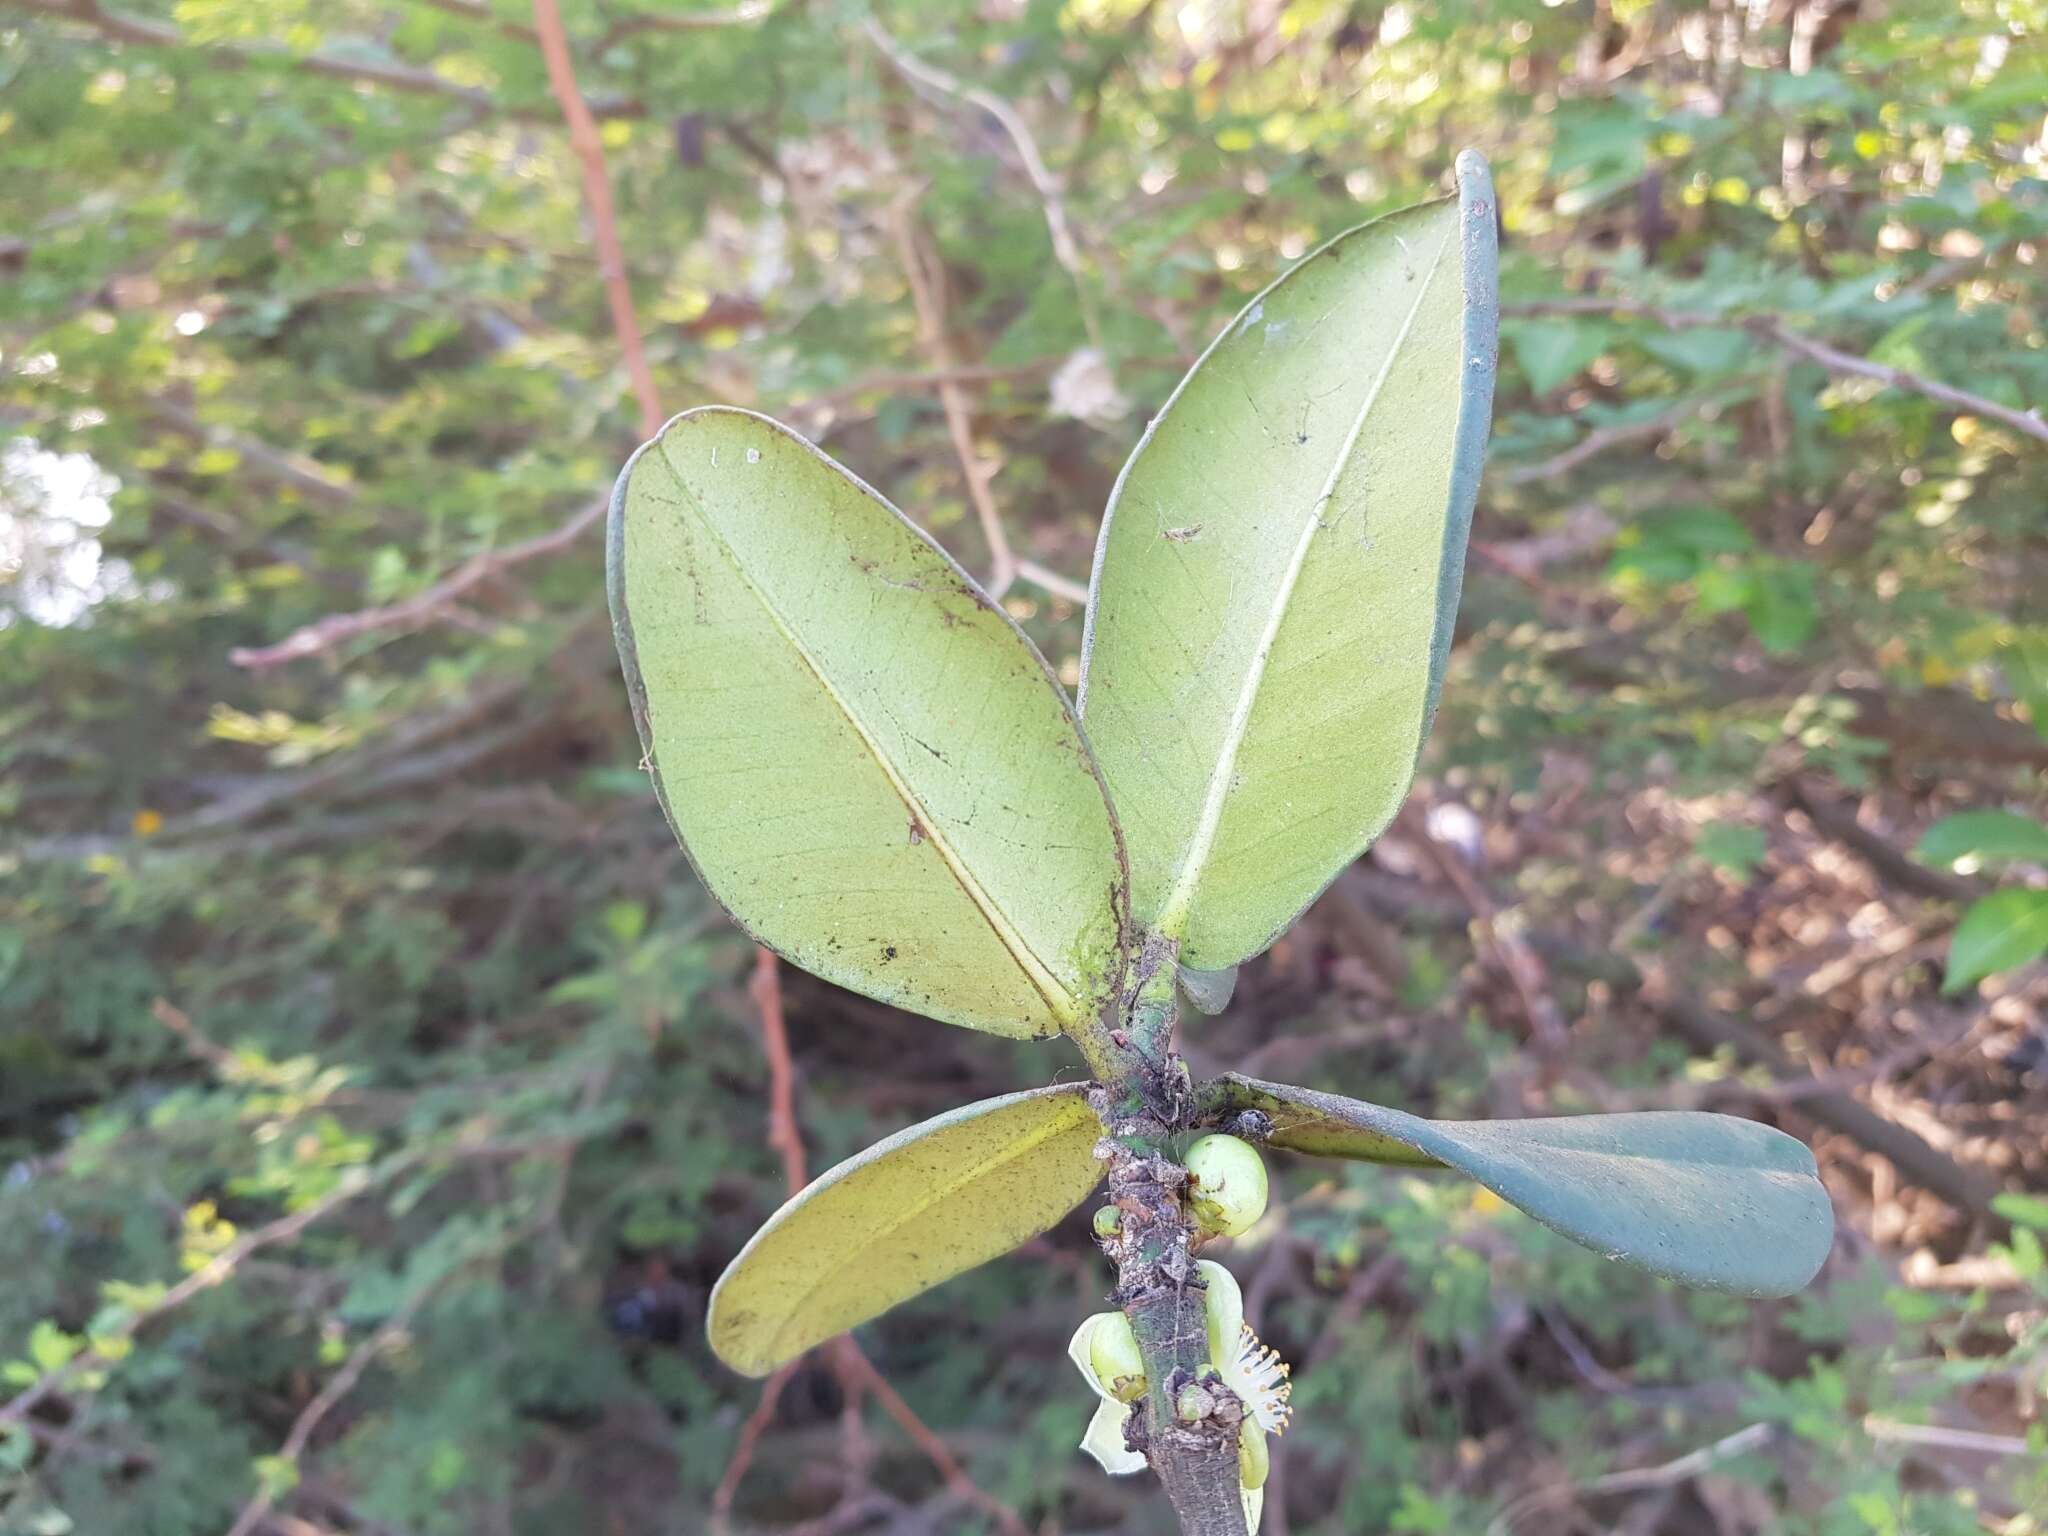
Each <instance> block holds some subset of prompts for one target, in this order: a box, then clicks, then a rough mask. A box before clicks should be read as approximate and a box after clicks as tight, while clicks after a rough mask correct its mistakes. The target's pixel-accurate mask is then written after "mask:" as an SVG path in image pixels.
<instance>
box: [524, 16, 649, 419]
mask: <svg viewBox="0 0 2048 1536" xmlns="http://www.w3.org/2000/svg"><path fill="white" fill-rule="evenodd" d="M533 26H534V30H535V31H536V32H538V33H539V34H540V52H541V57H542V58H543V59H545V60H546V61H547V67H548V88H549V89H550V90H552V91H553V92H554V93H555V101H556V103H557V104H558V105H559V106H560V107H561V109H562V120H563V121H564V122H565V123H566V124H567V125H568V128H569V147H570V148H571V149H573V150H574V151H575V152H576V158H577V159H578V160H580V161H581V162H582V163H583V199H584V201H585V202H586V203H587V204H588V205H589V208H590V235H591V239H592V241H593V242H594V243H595V244H596V246H597V270H598V274H599V275H600V276H601V277H603V279H604V292H605V301H606V302H607V303H608V304H609V305H610V306H611V312H612V329H613V331H614V332H616V333H617V335H618V340H619V352H620V354H621V355H622V356H623V358H624V359H625V364H626V373H627V376H628V377H630V378H631V379H632V381H633V396H634V398H635V399H636V400H638V401H639V403H640V435H641V436H642V437H653V436H654V435H655V433H657V432H659V431H660V430H661V423H662V414H661V400H660V397H659V396H658V395H657V394H656V393H655V389H654V371H653V370H652V369H651V368H650V367H649V366H648V364H647V348H646V347H645V346H644V345H642V344H641V340H640V322H639V319H638V317H637V316H636V315H635V314H634V312H633V290H632V287H631V285H630V284H629V283H628V282H627V281H626V252H625V248H624V247H623V246H622V245H620V243H619V220H618V214H617V212H616V210H615V209H614V208H613V206H612V184H611V178H610V176H608V175H607V174H606V172H605V165H604V140H603V139H602V138H600V137H599V135H598V131H597V119H596V118H594V117H592V116H591V115H590V107H589V105H588V104H587V103H586V102H585V101H584V99H583V93H582V92H581V91H580V90H578V89H577V87H576V65H575V62H574V61H573V60H572V59H571V58H570V57H569V38H568V34H567V33H565V32H564V31H563V30H562V12H561V8H560V7H559V6H558V5H557V4H556V3H555V0H533Z"/></svg>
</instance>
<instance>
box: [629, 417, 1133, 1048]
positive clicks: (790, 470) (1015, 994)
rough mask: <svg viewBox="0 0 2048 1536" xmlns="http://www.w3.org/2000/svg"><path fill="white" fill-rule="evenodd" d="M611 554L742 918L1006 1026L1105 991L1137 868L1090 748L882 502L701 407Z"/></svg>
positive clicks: (1024, 643)
mask: <svg viewBox="0 0 2048 1536" xmlns="http://www.w3.org/2000/svg"><path fill="white" fill-rule="evenodd" d="M609 564H610V591H611V602H612V615H613V622H614V627H615V629H616V631H617V636H618V644H619V654H620V657H621V659H622V660H623V662H624V664H625V670H626V681H627V687H628V689H629V691H630V692H631V694H632V698H633V710H634V716H635V718H636V719H637V721H638V722H639V726H640V737H641V741H642V743H643V744H644V746H645V748H646V753H647V763H648V765H649V766H650V767H651V768H652V770H653V773H654V782H655V788H656V791H657V793H658V794H659V795H660V797H661V802H662V807H663V809H664V810H665V811H666V812H667V813H668V818H669V823H670V825H671V826H673V827H674V828H675V832H676V836H677V837H678V838H679V839H680V840H681V842H682V844H683V847H684V849H685V850H686V851H687V852H688V853H689V855H690V858H691V861H692V862H693V863H694V864H695V865H696V867H697V870H698V872H699V874H700V875H702V877H703V879H704V883H705V884H706V885H707V886H709V887H710V889H711V892H712V894H713V895H715V896H716V897H717V898H718V899H719V901H720V902H722V903H723V904H724V905H725V906H726V908H727V909H728V910H729V911H730V912H731V913H732V914H733V916H734V917H735V918H736V919H737V920H738V921H739V923H740V925H741V926H742V927H743V928H745V929H746V930H747V932H748V933H749V934H751V935H752V936H753V937H754V938H756V939H757V940H759V941H760V942H761V943H763V944H766V945H767V946H768V947H769V948H771V949H774V950H776V951H777V952H779V953H781V954H783V955H786V956H788V957H789V959H791V960H792V961H794V962H795V963H796V964H798V965H801V966H802V967H804V969H806V970H809V971H815V972H816V973H817V974H819V975H820V976H823V977H825V978H826V979H827V980H830V981H835V982H838V983H839V984H840V985H841V986H845V987H850V988H852V989H853V990H855V991H857V992H864V993H866V994H867V995H869V996H870V997H876V998H880V999H881V1000H882V1001H884V1002H889V1003H894V1004H896V1005H897V1006H899V1007H903V1008H908V1009H910V1010H911V1011H913V1012H916V1013H923V1014H927V1015H929V1016H931V1017H933V1018H937V1019H944V1020H946V1021H948V1022H950V1023H955V1024H966V1025H969V1026H971V1027H973V1028H976V1029H983V1030H988V1031H990V1032H992V1033H995V1034H1004V1035H1015V1036H1032V1035H1046V1034H1051V1033H1053V1032H1055V1031H1056V1030H1058V1029H1060V1028H1061V1027H1062V1026H1064V1025H1065V1024H1067V1023H1069V1022H1071V1021H1072V1020H1074V1019H1076V1018H1079V1017H1082V1016H1084V1015H1088V1014H1092V1013H1093V1012H1094V1010H1095V1008H1096V1007H1097V1006H1098V1004H1099V1003H1100V1002H1101V1001H1102V999H1103V998H1105V997H1107V996H1108V995H1109V994H1110V992H1111V991H1113V990H1114V986H1115V975H1116V968H1117V964H1118V956H1117V945H1118V942H1119V938H1118V936H1119V932H1120V921H1119V910H1118V909H1119V907H1120V905H1121V902H1122V899H1123V898H1122V892H1123V888H1124V881H1125V876H1124V873H1123V865H1122V855H1121V852H1120V850H1119V847H1118V841H1117V833H1116V829H1115V825H1114V820H1113V817H1112V815H1111V812H1110V810H1109V805H1108V801H1107V799H1106V798H1105V794H1104V790H1103V787H1102V783H1101V780H1100V777H1099V775H1098V774H1097V772H1096V769H1095V765H1094V761H1093V759H1092V758H1091V757H1090V755H1089V750H1088V745H1087V743H1086V741H1084V740H1083V738H1082V736H1081V733H1080V730H1079V728H1078V727H1077V726H1076V724H1075V722H1074V717H1073V715H1072V713H1071V712H1070V710H1069V709H1068V707H1067V703H1066V698H1065V695H1063V694H1062V693H1061V692H1060V689H1059V686H1058V684H1057V683H1056V682H1055V681H1054V680H1053V677H1052V674H1051V673H1050V672H1049V671H1048V670H1047V669H1046V665H1045V662H1044V660H1043V658H1042V657H1040V656H1039V654H1038V652H1037V651H1036V650H1035V649H1034V648H1033V647H1032V645H1031V643H1030V642H1029V641H1028V640H1026V639H1025V638H1024V636H1023V634H1022V633H1021V632H1020V631H1019V630H1018V629H1017V627H1016V626H1015V625H1014V624H1012V623H1011V622H1010V619H1009V618H1008V616H1007V615H1005V614H1004V613H1003V612H1002V611H1001V610H1000V609H999V608H997V607H996V606H995V604H993V603H991V602H990V601H989V600H988V598H987V597H986V596H984V595H983V593H982V591H981V589H980V588H979V587H977V586H976V585H975V584H974V582H973V581H972V580H971V579H969V577H968V576H967V574H966V573H965V572H964V571H962V570H961V569H960V568H959V567H958V566H957V565H955V564H954V563H953V562H952V561H951V560H950V559H948V558H947V556H946V554H945V552H944V551H942V550H941V549H940V548H939V547H938V546H937V545H936V544H934V543H933V542H932V541H931V540H930V539H928V538H926V537H925V536H924V534H922V533H921V532H920V531H919V530H918V529H916V528H915V527H913V526H912V525H911V524H910V523H909V522H907V521H906V520H905V519H904V518H903V517H902V515H901V514H899V513H898V512H897V511H896V510H895V508H893V507H891V506H890V505H889V504H888V503H887V502H886V501H884V500H883V499H882V498H881V497H880V496H879V495H877V494H876V493H875V492H874V491H872V490H870V489H869V488H868V487H867V486H866V485H864V484H862V483H861V482H860V481H859V480H857V479H855V478H854V477H853V476H852V475H851V474H849V473H848V472H847V471H846V470H844V469H842V468H841V467H840V466H839V465H838V464H836V463H834V462H833V461H832V460H831V459H829V458H827V457H826V456H825V455H824V454H822V453H820V452H819V451H818V450H817V449H815V448H813V447H812V446H811V445H810V444H809V443H806V442H805V441H803V439H801V438H799V437H797V436H796V435H795V434H794V433H792V432H790V431H788V430H787V429H786V428H783V427H781V426H778V425H777V424H775V423H774V422H771V421H769V420H767V419H766V418H765V417H761V416H756V415H753V414H752V413H750V412H746V411H734V410H721V409H709V410H700V411H692V412H689V413H688V414H686V415H682V416H678V417H677V418H675V420H673V421H671V422H670V423H669V424H668V425H667V426H666V427H664V428H663V429H662V433H661V436H660V437H659V438H657V439H656V440H655V441H654V442H652V443H649V444H648V445H647V446H646V447H644V448H642V449H641V450H640V451H639V452H638V453H636V454H635V455H634V456H633V459H632V461H631V462H630V463H629V464H628V465H627V466H626V470H625V473H624V474H623V475H621V476H620V478H619V484H618V490H617V492H616V493H615V494H614V497H613V501H612V511H611V528H610V548H609Z"/></svg>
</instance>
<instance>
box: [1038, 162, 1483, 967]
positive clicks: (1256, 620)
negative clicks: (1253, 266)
mask: <svg viewBox="0 0 2048 1536" xmlns="http://www.w3.org/2000/svg"><path fill="white" fill-rule="evenodd" d="M1458 186H1459V193H1458V197H1457V198H1456V199H1455V200H1447V201H1443V202H1436V203H1428V204H1424V205H1422V206H1420V207H1416V208H1410V209H1407V210H1405V211H1403V212H1400V213H1395V214H1390V215H1388V216H1387V217H1386V218H1383V219H1379V220H1376V221H1375V222H1373V223H1371V224H1367V225H1364V226H1362V227H1361V228H1358V229H1354V230H1352V231H1351V232H1350V233H1348V234H1344V235H1339V236H1338V237H1337V238H1336V239H1335V240H1332V241H1331V242H1330V243H1329V244H1327V245H1325V246H1323V247H1322V248H1321V249H1320V250H1318V251H1316V252H1315V253H1314V254H1313V255H1311V256H1309V257H1308V258H1307V259H1306V260H1304V261H1303V262H1302V263H1301V264H1300V265H1299V266H1297V267H1296V268H1295V269H1294V270H1293V271H1292V272H1290V273H1288V274H1287V275H1286V276H1285V277H1283V278H1281V279H1280V281H1279V282H1277V283H1275V284H1274V285H1273V286H1272V287H1270V288H1268V289H1267V290H1266V291H1265V292H1264V293H1262V294H1260V295H1259V296H1258V298H1256V299H1254V300H1253V301H1252V303H1251V304H1250V305H1249V306H1248V307H1247V308H1246V309H1245V310H1244V312H1243V313H1242V314H1240V315H1239V316H1238V317H1237V319H1236V321H1235V322H1233V323H1232V325H1231V326H1230V328H1229V329H1228V330H1226V331H1225V332H1224V333H1223V334H1222V335H1221V336H1220V337H1218V338H1217V339H1216V341H1215V342H1214V343H1213V344H1212V345H1211V346H1210V348H1209V350H1208V351H1207V352H1206V353H1204V354H1203V356H1202V359H1201V361H1199V362H1198V363H1196V364H1195V367H1194V369H1193V371H1192V372H1190V373H1189V374H1188V376H1187V378H1186V379H1184V380H1183V381H1182V382H1181V385H1180V387H1179V389H1177V390H1176V391H1175V392H1174V395H1173V398H1172V399H1171V400H1169V401H1168V402H1167V405H1166V409H1165V410H1164V411H1163V412H1162V413H1161V414H1160V416H1159V417H1158V419H1157V420H1156V421H1154V422H1153V424H1152V425H1151V427H1150V428H1149V429H1148V430H1147V431H1146V433H1145V437H1144V440H1143V441H1142V442H1140V443H1139V445H1138V449H1137V452H1136V453H1135V454H1134V455H1133V456H1132V458H1131V461H1130V463H1129V464H1128V465H1126V466H1125V468H1124V472H1123V475H1122V478H1121V479H1119V480H1118V482H1117V488H1116V493H1115V495H1114V496H1113V497H1112V499H1111V502H1110V511H1109V514H1108V517H1107V518H1106V520H1105V521H1104V524H1103V529H1102V537H1101V540H1100V542H1099V544H1098V545H1097V548H1096V555H1095V574H1094V580H1093V586H1092V594H1091V600H1090V604H1089V611H1088V636H1087V639H1086V642H1085V644H1084V647H1083V663H1082V665H1083V672H1082V681H1081V697H1080V705H1079V708H1080V711H1081V714H1082V717H1083V719H1084V720H1085V721H1086V722H1087V726H1088V734H1089V737H1090V739H1091V740H1092V741H1093V742H1094V744H1095V750H1096V753H1097V755H1098V756H1099V757H1100V759H1101V762H1102V767H1103V773H1104V775H1105V777H1106V778H1107V779H1108V781H1109V786H1110V791H1111V794H1112V796H1113V797H1114V798H1115V800H1116V804H1117V808H1118V812H1119V814H1120V816H1121V817H1122V819H1123V824H1124V832H1125V836H1126V838H1127V839H1128V842H1129V846H1130V857H1131V879H1132V909H1133V912H1134V914H1135V915H1136V917H1137V918H1138V919H1139V920H1140V921H1142V922H1144V923H1145V924H1147V925H1148V926H1152V927H1156V928H1157V929H1159V931H1161V932H1163V933H1166V934H1168V935H1170V936H1173V937H1178V938H1179V939H1180V940H1181V950H1180V956H1181V959H1182V960H1183V961H1184V962H1186V963H1187V964H1189V965H1192V966H1195V967H1198V968H1201V969H1213V970H1220V969H1223V968H1226V967H1228V966H1232V965H1235V964H1237V963H1238V962H1239V961H1241V960H1243V959H1246V958H1247V957H1249V956H1251V955H1254V954H1257V953H1258V952H1259V951H1261V950H1263V949H1264V948H1266V946H1267V945H1269V944H1271V943H1272V942H1273V940H1274V939H1276V938H1277V937H1279V935H1280V934H1281V933H1282V932H1283V931H1284V930H1285V929H1286V927H1287V925H1288V924H1289V923H1291V922H1292V921H1293V920H1294V918H1295V917H1296V916H1298V915H1299V914H1300V912H1301V911H1302V909H1303V908H1304V907H1306V906H1307V905H1308V904H1309V902H1311V901H1312V900H1314V899H1315V897H1316V896H1317V894H1318V893H1320V892H1321V891H1322V889H1323V888H1324V887H1325V886H1326V885H1328V884H1329V882H1330V881H1331V880H1332V879H1333V878H1334V877H1335V875H1336V873H1337V871H1338V870H1339V869H1341V868H1342V867H1343V866H1344V865H1346V864H1348V863H1350V862H1351V860H1352V859H1354V858H1356V857H1357V856H1358V854H1359V853H1361V852H1362V851H1363V850H1364V849H1365V848H1366V847H1367V846H1368V845H1369V844H1370V843H1371V842H1372V841H1373V839H1374V838H1376V837H1377V836H1379V834H1380V832H1381V831H1383V830H1384V829H1385V827H1386V825H1387V823H1388V822H1389V821H1390V820H1391V819H1392V818H1393V815H1394V812H1395V811H1396V810H1397V809H1398V808H1399V807H1400V804H1401V800H1402V798H1403V797H1404V796H1405V795H1406V793H1407V790H1408V783H1409V780H1410V778H1411V777H1412V776H1413V774H1414V770H1415V761H1416V757H1417V754H1418V753H1419V752H1420V751H1421V749H1422V743H1423V740H1424V738H1425V737H1426V736H1427V734H1428V731H1429V723H1430V718H1431V716H1432V715H1433V714H1434V713H1435V709H1436V698H1437V691H1438V685H1439V683H1440V681H1441V679H1442V675H1443V667H1444V658H1445V655H1446V652H1447V651H1448V649H1449V646H1450V640H1451V624H1452V620H1453V618H1454V617H1455V616H1456V613H1457V607H1458V588H1459V583H1460V581H1461V579H1462V574H1463V570H1464V561H1465V543H1466V534H1467V532H1468V531H1469V529H1470V527H1471V520H1472V502H1473V497H1474V496H1475V494H1476V493H1477V491H1478V487H1479V473H1480V467H1481V462H1482V459H1483V457H1484V453H1485V443H1486V431H1487V423H1488V419H1489V415H1490V413H1491V410H1492V399H1493V377H1494V346H1495V331H1496V326H1497V318H1498V310H1499V303H1498V299H1497V294H1496V274H1495V266H1496V253H1495V236H1494V204H1493V192H1492V185H1491V183H1490V181H1489V180H1488V176H1487V171H1486V162H1485V161H1484V160H1482V159H1481V158H1480V157H1479V156H1477V155H1475V154H1471V153H1469V152H1468V153H1467V154H1465V155H1462V156H1460V157H1459V160H1458Z"/></svg>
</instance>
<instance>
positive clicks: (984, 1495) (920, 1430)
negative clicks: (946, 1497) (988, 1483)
mask: <svg viewBox="0 0 2048 1536" xmlns="http://www.w3.org/2000/svg"><path fill="white" fill-rule="evenodd" d="M840 1344H841V1350H840V1363H841V1365H842V1369H846V1370H849V1371H850V1373H851V1374H852V1375H854V1376H855V1377H856V1378H857V1380H858V1381H859V1383H860V1385H861V1386H863V1387H865V1388H866V1389H867V1390H868V1391H870V1392H872V1393H874V1395H875V1400H876V1401H877V1402H879V1403H880V1404H881V1405H882V1407H883V1409H884V1410H885V1411H886V1412H887V1413H888V1415H889V1417H890V1418H892V1419H894V1420H895V1421H896V1424H897V1427H898V1428H899V1429H901V1430H902V1431H903V1433H904V1434H906V1435H908V1436H909V1437H910V1440H911V1443H912V1444H913V1445H915V1446H916V1447H917V1448H918V1449H919V1450H920V1451H922V1452H924V1454H925V1458H926V1459H927V1460H929V1461H930V1462H931V1464H932V1465H933V1466H934V1467H935V1468H937V1469H938V1473H939V1476H940V1477H941V1478H943V1479H945V1483H946V1488H947V1490H948V1491H949V1492H950V1493H952V1494H953V1495H954V1497H956V1498H959V1499H963V1500H965V1501H966V1502H967V1503H969V1504H972V1505H973V1506H974V1507H975V1508H976V1509H978V1510H980V1511H981V1512H982V1513H983V1514H985V1515H987V1516H988V1517H989V1518H990V1519H991V1520H993V1521H995V1523H996V1526H997V1528H998V1529H1000V1530H1001V1531H1002V1532H1003V1536H1031V1531H1030V1528H1029V1527H1028V1526H1026V1525H1025V1524H1024V1522H1023V1520H1022V1519H1020V1518H1019V1517H1018V1515H1017V1512H1016V1511H1015V1510H1014V1509H1012V1508H1010V1506H1009V1505H1007V1504H1005V1503H1004V1502H1003V1501H1002V1500H1001V1499H998V1498H997V1497H996V1496H995V1495H994V1494H992V1493H989V1492H987V1491H986V1490H985V1489H983V1488H982V1487H981V1486H980V1485H978V1484H977V1483H976V1482H975V1481H974V1479H973V1478H971V1477H969V1476H968V1475H967V1469H966V1468H965V1467H963V1466H961V1465H960V1461H959V1458H958V1457H956V1456H954V1454H953V1451H952V1448H951V1447H950V1446H948V1445H947V1444H946V1442H945V1441H944V1440H942V1439H940V1438H939V1436H938V1435H937V1434H936V1433H934V1432H933V1430H932V1429H931V1427H930V1426H929V1425H927V1424H926V1423H925V1422H924V1420H922V1419H920V1418H919V1417H918V1416H917V1412H916V1410H915V1409H913V1408H912V1407H911V1406H910V1404H908V1403H906V1402H905V1401H903V1399H902V1397H901V1396H899V1395H898V1393H897V1391H896V1389H895V1388H894V1387H892V1386H890V1385H889V1382H888V1378H886V1377H885V1376H883V1375H882V1373H881V1372H880V1371H878V1370H876V1369H875V1366H874V1362H873V1361H871V1360H870V1359H868V1357H867V1356H866V1355H864V1354H862V1353H861V1350H860V1346H859V1345H858V1344H856V1343H854V1342H853V1338H852V1336H851V1335H850V1334H849V1335H848V1336H846V1337H845V1338H843V1339H842V1340H841V1341H840Z"/></svg>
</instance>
